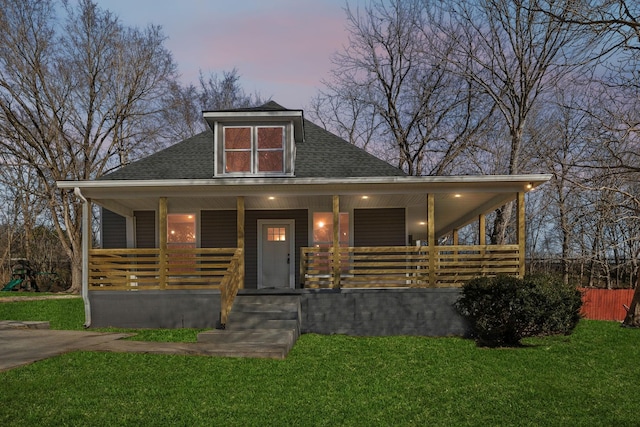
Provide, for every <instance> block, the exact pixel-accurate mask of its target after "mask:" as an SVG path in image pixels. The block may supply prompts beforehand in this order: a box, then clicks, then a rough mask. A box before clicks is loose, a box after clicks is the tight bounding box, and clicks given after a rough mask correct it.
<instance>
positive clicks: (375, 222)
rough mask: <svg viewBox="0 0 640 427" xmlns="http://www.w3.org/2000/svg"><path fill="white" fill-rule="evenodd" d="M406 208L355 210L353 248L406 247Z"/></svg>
mask: <svg viewBox="0 0 640 427" xmlns="http://www.w3.org/2000/svg"><path fill="white" fill-rule="evenodd" d="M405 233H406V227H405V210H404V208H388V209H354V211H353V246H404V245H405V244H406V236H405Z"/></svg>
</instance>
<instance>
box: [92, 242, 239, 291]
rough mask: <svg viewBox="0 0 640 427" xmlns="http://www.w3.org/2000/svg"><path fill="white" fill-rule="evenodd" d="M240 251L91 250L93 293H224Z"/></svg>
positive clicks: (227, 249)
mask: <svg viewBox="0 0 640 427" xmlns="http://www.w3.org/2000/svg"><path fill="white" fill-rule="evenodd" d="M237 251H238V250H237V249H236V248H223V249H218V248H195V249H193V248H192V249H167V250H166V251H164V254H163V253H161V250H160V249H157V248H155V249H91V250H90V251H89V289H91V290H94V291H99V290H110V291H113V290H129V291H133V290H136V291H142V290H150V289H220V287H221V285H222V284H223V282H224V281H225V280H228V279H227V276H229V275H233V271H232V264H233V263H232V261H233V260H234V258H237V257H239V256H240V255H238V253H237Z"/></svg>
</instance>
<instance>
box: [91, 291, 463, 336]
mask: <svg viewBox="0 0 640 427" xmlns="http://www.w3.org/2000/svg"><path fill="white" fill-rule="evenodd" d="M241 293H243V294H245V293H247V294H249V293H251V294H253V293H259V294H261V295H264V296H265V297H266V296H267V295H269V294H272V295H282V294H286V295H297V296H299V297H300V307H301V316H302V318H301V332H302V333H318V334H346V335H355V336H385V335H418V336H451V335H456V336H463V335H466V333H467V331H468V328H467V325H466V323H465V321H464V319H463V318H462V317H461V316H460V315H459V314H458V313H457V311H456V310H455V308H454V307H453V304H454V302H455V301H456V300H457V299H458V296H459V294H460V290H459V289H458V288H436V289H416V288H410V289H339V290H333V289H295V290H285V291H278V290H264V291H262V290H259V291H256V290H254V291H250V290H246V291H241ZM89 296H90V299H91V313H92V322H91V326H92V327H107V326H113V327H123V328H214V327H215V326H216V323H217V322H218V320H219V312H220V294H219V292H217V291H141V292H126V291H122V292H110V291H107V292H97V291H94V292H90V294H89Z"/></svg>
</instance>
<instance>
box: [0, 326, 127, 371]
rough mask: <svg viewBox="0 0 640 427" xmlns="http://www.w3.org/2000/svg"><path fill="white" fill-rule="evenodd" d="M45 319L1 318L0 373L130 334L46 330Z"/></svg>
mask: <svg viewBox="0 0 640 427" xmlns="http://www.w3.org/2000/svg"><path fill="white" fill-rule="evenodd" d="M48 326H49V325H48V322H12V321H0V372H2V371H6V370H9V369H12V368H16V367H18V366H23V365H28V364H30V363H33V362H36V361H38V360H43V359H46V358H48V357H53V356H58V355H61V354H64V353H68V352H71V351H76V350H88V349H91V348H93V347H96V346H99V345H101V344H105V343H109V342H113V341H115V340H118V339H120V338H124V337H128V336H131V334H116V333H103V332H90V331H58V330H51V329H48Z"/></svg>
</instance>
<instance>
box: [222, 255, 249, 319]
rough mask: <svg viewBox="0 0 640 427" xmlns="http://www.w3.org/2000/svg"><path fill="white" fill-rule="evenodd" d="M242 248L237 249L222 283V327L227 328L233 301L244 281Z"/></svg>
mask: <svg viewBox="0 0 640 427" xmlns="http://www.w3.org/2000/svg"><path fill="white" fill-rule="evenodd" d="M243 256H244V254H243V252H242V249H239V248H238V249H236V251H235V253H234V255H233V258H232V259H231V263H230V265H229V269H228V273H229V274H227V275H226V276H225V277H224V278H223V279H222V283H221V284H220V327H221V328H222V329H224V328H225V326H226V324H227V320H228V319H229V314H230V313H231V307H233V301H234V300H235V298H236V295H237V294H238V289H240V285H241V284H242V282H243V281H244V278H243V268H242V265H243V263H242V259H243Z"/></svg>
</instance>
